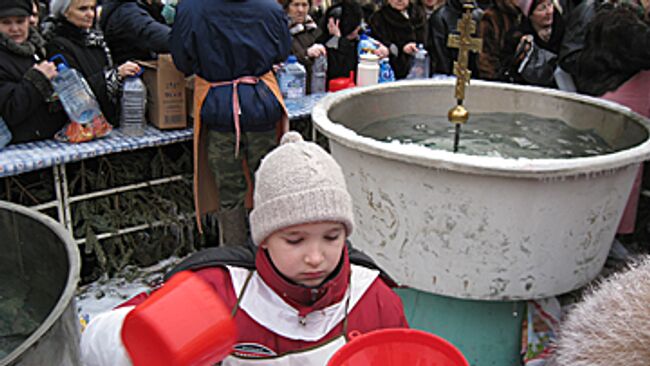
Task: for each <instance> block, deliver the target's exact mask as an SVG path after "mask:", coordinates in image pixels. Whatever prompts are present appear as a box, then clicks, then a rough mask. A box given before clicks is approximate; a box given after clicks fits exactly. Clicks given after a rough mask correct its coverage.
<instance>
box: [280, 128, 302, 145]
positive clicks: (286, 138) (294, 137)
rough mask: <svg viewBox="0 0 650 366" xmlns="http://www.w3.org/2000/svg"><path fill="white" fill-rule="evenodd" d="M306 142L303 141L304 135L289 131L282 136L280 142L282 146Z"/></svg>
mask: <svg viewBox="0 0 650 366" xmlns="http://www.w3.org/2000/svg"><path fill="white" fill-rule="evenodd" d="M303 141H304V140H303V139H302V135H300V134H299V133H298V132H296V131H289V132H287V133H285V134H284V135H282V139H281V140H280V145H284V144H289V143H292V142H303Z"/></svg>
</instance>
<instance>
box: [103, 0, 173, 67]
mask: <svg viewBox="0 0 650 366" xmlns="http://www.w3.org/2000/svg"><path fill="white" fill-rule="evenodd" d="M99 25H100V27H101V29H102V31H103V32H104V37H105V39H106V43H107V44H108V48H110V50H111V52H112V54H113V61H114V62H115V64H116V65H121V64H123V63H124V62H126V61H134V60H153V59H155V58H156V54H158V53H168V52H169V35H170V32H171V28H170V27H169V26H168V25H167V24H165V22H164V20H163V19H162V18H161V17H160V14H159V12H158V10H157V8H153V7H151V6H149V5H148V4H146V3H145V2H144V1H143V0H109V1H107V2H106V3H105V4H104V6H103V8H102V13H101V17H100V19H99Z"/></svg>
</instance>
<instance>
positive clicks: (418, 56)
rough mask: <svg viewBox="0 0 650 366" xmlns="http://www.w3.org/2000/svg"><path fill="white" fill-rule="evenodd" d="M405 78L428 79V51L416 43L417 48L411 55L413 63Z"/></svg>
mask: <svg viewBox="0 0 650 366" xmlns="http://www.w3.org/2000/svg"><path fill="white" fill-rule="evenodd" d="M406 78H407V79H428V78H429V53H428V52H427V50H425V49H424V46H423V45H422V44H421V43H420V44H418V50H417V51H416V52H415V56H414V57H413V63H412V64H411V69H410V70H409V73H408V75H407V76H406Z"/></svg>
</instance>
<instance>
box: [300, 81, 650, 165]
mask: <svg viewBox="0 0 650 366" xmlns="http://www.w3.org/2000/svg"><path fill="white" fill-rule="evenodd" d="M453 85H454V81H453V80H432V79H428V80H409V81H399V82H394V83H386V84H379V85H373V86H367V87H359V88H353V89H346V90H342V91H339V92H337V93H332V94H329V95H327V96H325V97H324V98H323V99H321V100H320V101H319V102H318V103H317V104H316V105H315V106H314V109H313V111H312V121H313V123H314V125H315V127H316V128H317V129H318V130H319V131H320V132H321V133H323V134H324V135H325V136H326V137H328V138H330V139H331V140H334V141H335V142H336V143H338V144H341V145H343V146H346V147H348V148H351V149H355V150H359V151H362V152H365V153H368V154H371V155H375V156H380V157H383V158H386V159H391V160H398V161H403V162H407V163H410V164H416V165H420V166H424V167H429V168H435V169H443V170H449V171H455V172H462V173H469V174H480V175H490V176H505V177H520V178H551V177H562V176H577V175H590V174H596V173H599V172H602V171H611V170H616V169H620V168H623V167H626V166H628V165H631V164H636V163H640V162H642V161H644V160H646V159H648V158H649V157H650V137H649V138H648V139H646V140H645V141H644V142H642V143H640V144H639V145H637V146H633V147H631V148H629V149H624V150H620V151H617V152H614V153H610V154H604V155H598V156H591V157H580V158H570V159H525V158H519V159H511V158H501V157H493V156H476V155H466V154H462V153H453V152H449V151H442V150H434V149H430V148H427V147H424V146H419V145H415V144H400V143H388V142H381V141H377V140H374V139H372V138H369V137H364V136H361V135H359V134H357V133H356V132H355V131H354V130H352V129H350V128H348V127H346V126H343V125H341V124H339V123H336V122H333V121H332V120H330V119H329V116H328V111H329V110H330V109H332V108H334V107H335V106H337V105H338V104H340V103H345V102H346V101H349V100H353V99H354V98H355V97H356V96H359V95H364V94H367V93H372V92H376V91H381V90H392V89H395V90H397V89H401V90H404V88H409V87H418V88H421V87H422V86H432V87H451V88H450V93H452V91H453ZM470 88H487V89H499V90H508V91H517V92H524V93H534V94H541V95H545V96H548V97H553V98H560V99H564V100H567V101H570V102H575V103H582V104H585V103H586V104H591V105H595V106H598V107H600V108H603V109H606V110H610V111H612V112H616V113H619V114H622V115H623V116H625V117H626V118H628V119H630V120H631V121H634V122H635V123H638V124H639V125H641V126H643V127H644V128H645V129H646V131H648V135H649V136H650V123H649V122H648V120H647V119H646V118H645V117H643V116H641V115H639V114H637V113H635V112H633V111H632V110H630V109H629V108H627V107H624V106H621V105H619V104H617V103H614V102H610V101H607V100H604V99H600V98H596V97H590V96H587V95H581V94H577V93H569V92H564V91H560V90H554V89H547V88H540V87H532V86H524V85H515V84H505V83H497V82H490V81H483V80H476V81H474V80H473V81H472V85H471V86H470ZM450 107H451V106H450Z"/></svg>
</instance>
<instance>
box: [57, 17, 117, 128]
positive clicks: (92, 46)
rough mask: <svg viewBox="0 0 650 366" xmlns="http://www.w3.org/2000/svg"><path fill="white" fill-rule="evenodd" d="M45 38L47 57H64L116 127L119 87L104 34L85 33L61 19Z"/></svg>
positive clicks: (96, 32)
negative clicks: (84, 81)
mask: <svg viewBox="0 0 650 366" xmlns="http://www.w3.org/2000/svg"><path fill="white" fill-rule="evenodd" d="M46 36H47V38H48V42H47V45H46V46H45V48H46V50H47V57H48V58H50V57H52V56H54V55H56V54H61V55H63V56H64V57H65V59H66V61H67V62H68V65H69V66H70V67H72V68H74V69H76V70H77V71H79V72H80V73H81V74H82V75H83V77H84V78H85V79H86V81H87V82H88V85H89V86H90V88H91V89H92V91H93V93H94V94H95V97H97V101H98V102H99V105H100V107H101V109H102V112H104V116H105V117H106V118H107V119H108V121H109V122H111V123H112V124H113V125H117V124H118V123H119V117H118V106H119V101H118V99H117V97H118V94H119V86H120V85H119V82H118V81H117V74H116V70H115V69H114V68H113V62H112V60H111V55H110V52H109V51H108V48H107V47H106V44H105V43H104V40H103V36H102V34H101V32H98V31H94V30H92V31H83V30H81V29H79V28H77V27H76V26H74V25H72V24H70V23H69V22H68V21H66V20H59V21H58V22H57V23H56V25H55V27H54V28H53V29H52V33H51V34H47V35H46Z"/></svg>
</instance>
